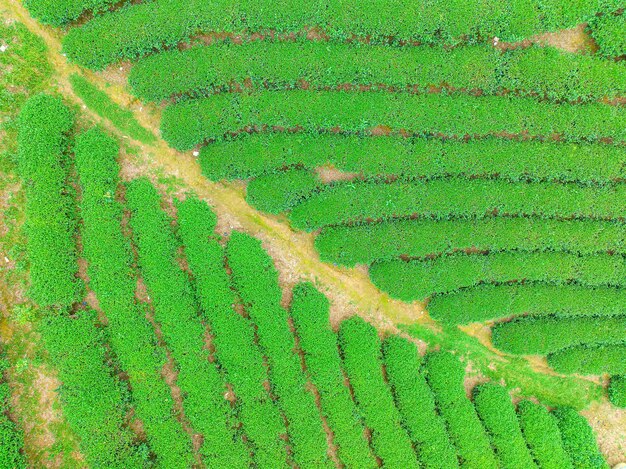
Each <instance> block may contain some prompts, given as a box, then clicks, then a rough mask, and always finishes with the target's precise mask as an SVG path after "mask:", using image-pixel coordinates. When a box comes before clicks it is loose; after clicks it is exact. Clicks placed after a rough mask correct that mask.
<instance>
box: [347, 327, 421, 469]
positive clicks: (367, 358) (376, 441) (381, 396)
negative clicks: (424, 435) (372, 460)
mask: <svg viewBox="0 0 626 469" xmlns="http://www.w3.org/2000/svg"><path fill="white" fill-rule="evenodd" d="M339 346H340V347H341V351H342V356H343V366H344V369H345V371H346V374H347V375H348V379H349V380H350V385H351V386H352V390H353V392H354V399H355V401H356V403H357V406H358V408H359V410H360V411H361V414H362V415H363V420H364V421H365V425H366V426H367V427H368V428H369V429H370V431H371V440H372V447H373V449H374V452H375V453H376V455H377V456H378V457H379V458H380V459H381V460H382V463H383V465H384V466H385V467H403V468H411V467H413V468H417V467H418V466H419V464H418V462H417V459H416V455H415V452H414V451H413V447H412V444H411V439H410V438H409V435H408V434H407V432H406V430H405V429H404V428H403V426H402V423H401V420H402V419H401V415H400V412H399V411H398V409H397V408H396V406H395V404H394V401H393V396H392V394H391V389H390V388H389V386H388V385H387V383H385V380H384V377H383V371H382V368H381V360H380V359H381V351H380V340H379V339H378V335H377V332H376V329H374V327H373V326H372V325H370V324H368V323H367V322H365V321H364V320H363V319H361V318H360V317H358V316H354V317H352V318H350V319H347V320H345V321H343V322H342V323H341V326H339Z"/></svg>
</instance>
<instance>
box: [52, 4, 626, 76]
mask: <svg viewBox="0 0 626 469" xmlns="http://www.w3.org/2000/svg"><path fill="white" fill-rule="evenodd" d="M620 6H621V4H620V3H619V2H617V1H615V0H606V1H603V2H598V1H596V0H584V1H579V2H576V4H574V5H567V7H565V5H564V4H563V2H562V1H559V0H544V1H541V2H539V1H537V0H524V1H523V2H516V3H515V4H509V3H504V2H503V3H496V4H485V3H483V2H462V3H461V2H438V3H432V4H429V5H428V6H427V5H415V4H414V3H411V2H407V1H406V0H394V1H392V2H383V3H375V4H370V5H366V6H364V5H362V4H361V3H359V2H358V1H356V0H351V1H350V2H339V1H322V2H319V1H318V2H309V3H303V2H299V1H295V2H294V1H288V2H284V3H282V4H281V6H280V7H279V8H276V7H275V6H274V5H270V4H267V3H266V2H265V1H261V2H258V1H246V2H240V3H238V4H237V5H232V3H229V2H225V1H223V0H222V1H218V2H212V3H209V4H207V3H206V2H204V1H202V0H193V1H182V0H156V1H152V2H144V3H143V4H139V5H134V6H132V7H129V8H123V9H121V10H120V11H118V12H116V13H113V14H109V15H103V16H101V17H99V18H96V19H94V20H92V21H90V22H89V23H87V24H85V25H83V26H81V27H78V28H74V29H72V30H71V31H70V33H69V35H68V36H67V38H66V39H65V41H64V50H65V51H66V52H67V54H68V56H69V57H71V58H72V59H73V60H75V61H76V62H78V63H80V64H81V65H85V66H88V67H92V68H95V69H101V68H104V67H105V66H107V65H109V64H111V63H113V62H115V61H117V60H120V59H123V58H136V57H140V56H143V55H146V54H148V53H150V52H153V51H155V50H158V51H160V50H163V49H165V48H168V47H173V46H175V45H177V44H178V43H180V42H185V41H188V40H189V39H191V38H192V37H193V36H194V35H197V34H198V33H212V32H226V33H235V34H238V33H243V34H244V36H246V35H249V34H250V33H253V32H260V33H263V34H267V35H269V34H270V33H276V34H277V35H281V34H284V35H288V34H289V33H295V35H296V36H297V37H302V38H304V37H306V34H307V30H309V29H313V30H316V29H318V30H320V31H321V34H320V35H321V36H322V37H328V38H329V39H330V40H333V41H341V42H343V41H345V40H347V39H349V38H351V37H352V35H357V36H360V37H364V36H367V37H368V38H369V39H370V40H371V41H372V42H378V43H392V44H400V43H402V42H403V41H420V42H426V43H448V44H450V43H455V42H462V41H466V40H469V41H472V42H474V41H477V40H480V39H483V40H485V39H488V38H491V37H494V36H498V37H500V38H502V39H503V40H507V41H508V40H519V39H523V38H526V37H528V36H531V35H534V34H537V33H540V32H543V31H550V30H556V29H561V28H566V27H573V26H575V25H577V24H579V23H581V22H584V21H585V20H587V19H589V18H591V17H592V16H593V15H594V14H595V13H596V12H597V11H598V10H603V11H613V10H615V9H617V8H619V7H620ZM272 7H274V8H272ZM146 24H149V25H150V28H146V27H145V25H146Z"/></svg>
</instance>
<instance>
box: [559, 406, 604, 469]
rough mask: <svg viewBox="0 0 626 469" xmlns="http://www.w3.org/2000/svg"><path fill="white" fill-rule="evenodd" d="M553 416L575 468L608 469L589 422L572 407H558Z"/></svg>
mask: <svg viewBox="0 0 626 469" xmlns="http://www.w3.org/2000/svg"><path fill="white" fill-rule="evenodd" d="M553 414H554V416H555V417H556V421H557V424H558V426H559V430H560V431H561V438H562V440H563V447H564V448H565V451H566V452H567V453H568V454H569V456H570V458H571V460H572V462H573V464H574V467H575V468H581V469H582V468H585V469H587V468H603V469H608V467H609V465H608V464H607V462H606V461H605V460H604V457H603V456H602V454H601V453H600V450H599V449H598V443H597V442H596V437H595V435H594V434H593V430H592V429H591V426H590V425H589V423H588V422H587V420H585V418H584V417H583V416H582V415H579V414H578V413H577V412H576V411H575V410H574V409H572V408H570V407H558V408H556V409H555V410H554V411H553Z"/></svg>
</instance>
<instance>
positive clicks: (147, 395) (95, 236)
mask: <svg viewBox="0 0 626 469" xmlns="http://www.w3.org/2000/svg"><path fill="white" fill-rule="evenodd" d="M118 150H119V148H118V144H117V142H116V141H115V140H114V139H113V138H111V137H109V136H108V135H106V134H105V133H104V132H102V131H101V130H99V129H97V128H94V129H91V130H89V131H87V132H85V133H83V134H82V135H79V136H78V137H77V138H76V147H75V154H76V170H77V173H78V177H79V178H78V179H79V183H80V187H81V191H82V198H81V201H80V215H81V218H82V229H81V235H82V242H83V256H84V258H85V259H86V260H87V262H88V266H87V274H88V276H89V286H90V287H91V289H93V290H94V292H95V293H96V295H97V298H98V301H99V304H100V307H101V308H102V310H103V311H104V313H105V314H106V317H107V322H108V324H107V331H108V333H109V336H108V342H109V344H110V345H111V348H112V350H113V352H114V353H115V355H116V357H117V359H118V361H119V363H120V366H121V368H122V369H123V370H124V372H125V373H126V374H127V375H128V380H129V384H130V387H131V389H132V396H133V406H134V409H135V414H136V416H137V417H138V418H139V419H141V421H142V423H143V429H144V432H145V434H146V437H147V441H148V444H149V447H150V450H151V452H152V453H153V454H154V455H155V456H156V460H157V462H158V463H159V464H161V465H163V466H164V467H175V466H177V465H178V464H181V463H182V464H183V465H189V464H191V461H192V460H193V459H192V454H191V440H190V438H189V436H188V435H187V434H186V433H185V432H184V430H183V428H182V426H181V424H180V423H179V422H178V421H177V419H176V417H175V415H174V401H173V399H172V396H171V391H170V389H169V387H168V386H167V384H166V383H165V381H164V380H163V378H162V376H161V370H162V368H163V365H164V364H165V353H164V351H163V350H162V349H161V348H160V347H159V346H158V345H157V338H156V335H155V333H154V330H153V328H152V325H151V324H150V323H149V322H148V320H147V319H146V318H145V312H144V310H143V308H141V307H140V306H139V305H138V304H137V303H136V300H135V286H136V278H135V272H134V270H133V269H132V267H131V266H132V263H133V258H132V253H131V249H130V243H129V241H128V239H126V237H125V236H124V235H123V234H122V210H123V207H122V204H121V203H119V202H118V201H117V200H116V196H115V194H116V189H117V186H118V183H119V177H118V173H119V170H120V168H119V165H118V163H117V161H116V158H117V155H118Z"/></svg>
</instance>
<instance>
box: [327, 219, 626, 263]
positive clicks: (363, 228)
mask: <svg viewBox="0 0 626 469" xmlns="http://www.w3.org/2000/svg"><path fill="white" fill-rule="evenodd" d="M315 247H316V248H317V251H318V252H319V253H320V257H321V258H322V260H323V261H326V262H333V263H337V264H340V265H345V266H349V267H350V266H354V265H356V264H371V263H372V262H374V261H377V260H388V259H394V258H397V257H399V256H407V257H426V256H430V255H440V254H442V253H449V252H454V251H457V250H458V251H462V250H467V249H472V250H478V251H490V252H498V251H511V250H519V251H566V252H571V253H576V254H581V255H582V254H594V253H602V252H608V251H612V252H615V253H624V250H625V249H626V228H625V227H624V226H623V225H621V224H617V223H612V222H607V221H600V220H586V221H568V220H535V219H532V218H501V217H494V218H485V219H479V220H437V221H430V220H419V219H418V220H401V221H395V222H383V223H377V224H371V225H369V224H366V225H358V226H337V227H328V228H325V229H324V230H322V232H321V233H320V235H319V236H318V237H317V238H316V240H315Z"/></svg>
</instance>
